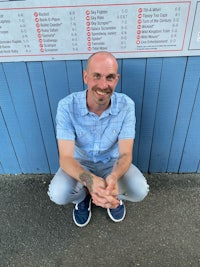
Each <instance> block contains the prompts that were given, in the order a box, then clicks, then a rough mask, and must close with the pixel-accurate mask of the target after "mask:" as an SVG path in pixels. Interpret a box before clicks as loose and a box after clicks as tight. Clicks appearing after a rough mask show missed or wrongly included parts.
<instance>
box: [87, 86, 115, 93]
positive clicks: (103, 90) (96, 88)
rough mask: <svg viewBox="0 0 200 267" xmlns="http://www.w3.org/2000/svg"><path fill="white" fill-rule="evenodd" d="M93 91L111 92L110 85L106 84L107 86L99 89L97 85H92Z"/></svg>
mask: <svg viewBox="0 0 200 267" xmlns="http://www.w3.org/2000/svg"><path fill="white" fill-rule="evenodd" d="M92 90H93V91H100V92H102V93H112V88H111V87H110V86H108V87H107V88H104V89H101V88H99V87H98V86H94V87H92Z"/></svg>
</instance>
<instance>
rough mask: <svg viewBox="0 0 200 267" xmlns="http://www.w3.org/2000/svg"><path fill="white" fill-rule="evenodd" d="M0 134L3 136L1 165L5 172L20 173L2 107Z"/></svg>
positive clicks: (0, 153) (0, 155)
mask: <svg viewBox="0 0 200 267" xmlns="http://www.w3.org/2000/svg"><path fill="white" fill-rule="evenodd" d="M0 136H1V152H0V167H1V168H2V170H3V172H4V173H12V174H15V173H20V172H21V168H20V166H19V163H18V160H17V157H16V154H15V150H14V148H13V145H12V140H11V139H10V136H9V133H8V131H7V127H6V123H5V120H4V118H3V114H2V110H1V108H0Z"/></svg>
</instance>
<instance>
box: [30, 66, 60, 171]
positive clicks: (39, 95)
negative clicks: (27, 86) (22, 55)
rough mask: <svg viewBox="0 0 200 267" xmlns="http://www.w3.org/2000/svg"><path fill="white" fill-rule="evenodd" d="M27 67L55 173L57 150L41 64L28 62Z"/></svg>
mask: <svg viewBox="0 0 200 267" xmlns="http://www.w3.org/2000/svg"><path fill="white" fill-rule="evenodd" d="M27 67H28V72H29V77H30V82H31V86H32V90H33V98H34V102H35V106H36V110H37V114H38V121H39V124H40V128H41V132H42V138H43V140H44V146H45V151H46V154H47V159H48V164H49V168H50V172H51V173H55V172H56V171H57V169H58V151H57V144H56V138H55V131H54V125H53V118H52V116H51V110H50V103H49V99H48V95H47V90H46V85H45V80H44V74H43V69H42V64H41V63H40V62H29V63H27Z"/></svg>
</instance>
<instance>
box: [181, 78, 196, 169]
mask: <svg viewBox="0 0 200 267" xmlns="http://www.w3.org/2000/svg"><path fill="white" fill-rule="evenodd" d="M199 125H200V79H199V84H198V88H197V93H196V97H195V102H194V107H193V111H192V116H191V121H190V125H189V129H188V134H187V139H186V143H185V147H184V150H183V157H182V161H181V165H180V170H179V171H180V172H197V171H198V168H199V162H200V138H199V137H200V131H199V130H197V129H198V128H199Z"/></svg>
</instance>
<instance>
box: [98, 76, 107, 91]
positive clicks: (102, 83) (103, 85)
mask: <svg viewBox="0 0 200 267" xmlns="http://www.w3.org/2000/svg"><path fill="white" fill-rule="evenodd" d="M99 87H101V88H102V89H103V88H107V87H108V82H107V80H106V77H105V76H101V79H100V80H99Z"/></svg>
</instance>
